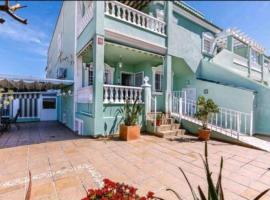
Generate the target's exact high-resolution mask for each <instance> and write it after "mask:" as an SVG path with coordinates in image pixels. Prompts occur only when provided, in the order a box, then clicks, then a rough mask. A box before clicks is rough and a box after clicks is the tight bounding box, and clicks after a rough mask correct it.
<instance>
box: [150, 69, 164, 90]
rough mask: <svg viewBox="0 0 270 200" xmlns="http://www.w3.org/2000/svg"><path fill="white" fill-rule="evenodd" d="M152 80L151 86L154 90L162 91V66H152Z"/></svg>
mask: <svg viewBox="0 0 270 200" xmlns="http://www.w3.org/2000/svg"><path fill="white" fill-rule="evenodd" d="M152 72H153V75H152V77H153V80H152V87H153V91H154V92H162V79H163V66H162V65H159V66H158V67H152Z"/></svg>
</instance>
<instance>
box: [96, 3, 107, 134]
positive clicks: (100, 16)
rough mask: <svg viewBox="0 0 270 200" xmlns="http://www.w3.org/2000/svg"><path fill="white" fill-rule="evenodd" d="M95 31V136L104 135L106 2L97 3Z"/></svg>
mask: <svg viewBox="0 0 270 200" xmlns="http://www.w3.org/2000/svg"><path fill="white" fill-rule="evenodd" d="M95 4H96V6H95V14H94V16H95V18H94V19H95V26H96V27H95V29H96V35H95V36H94V40H93V64H94V66H93V74H94V84H93V118H94V127H93V132H94V135H103V134H104V123H103V121H104V120H103V76H104V43H105V41H104V1H95Z"/></svg>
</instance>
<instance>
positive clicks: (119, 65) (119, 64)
mask: <svg viewBox="0 0 270 200" xmlns="http://www.w3.org/2000/svg"><path fill="white" fill-rule="evenodd" d="M118 67H119V68H122V67H123V63H122V56H120V58H119V63H118Z"/></svg>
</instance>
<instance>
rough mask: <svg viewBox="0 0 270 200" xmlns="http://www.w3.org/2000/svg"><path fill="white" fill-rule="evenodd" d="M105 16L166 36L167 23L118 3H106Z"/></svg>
mask: <svg viewBox="0 0 270 200" xmlns="http://www.w3.org/2000/svg"><path fill="white" fill-rule="evenodd" d="M105 14H106V15H109V16H111V17H114V18H117V19H119V20H122V21H125V22H128V23H130V24H133V25H135V26H139V27H142V28H145V29H148V30H150V31H153V32H156V33H159V34H162V35H165V22H164V21H161V20H159V19H157V18H155V17H152V16H150V15H147V14H145V13H143V12H141V11H139V10H136V9H134V8H132V7H129V6H127V5H125V4H122V3H120V2H118V1H105Z"/></svg>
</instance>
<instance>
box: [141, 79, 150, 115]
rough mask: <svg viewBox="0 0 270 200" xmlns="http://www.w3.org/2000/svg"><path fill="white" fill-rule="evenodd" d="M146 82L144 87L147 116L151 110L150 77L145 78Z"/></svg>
mask: <svg viewBox="0 0 270 200" xmlns="http://www.w3.org/2000/svg"><path fill="white" fill-rule="evenodd" d="M143 81H144V83H143V85H142V88H143V89H144V107H145V117H146V115H147V114H148V113H149V112H151V98H152V95H151V85H150V84H149V83H148V81H149V78H148V77H147V76H145V77H144V79H143Z"/></svg>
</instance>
